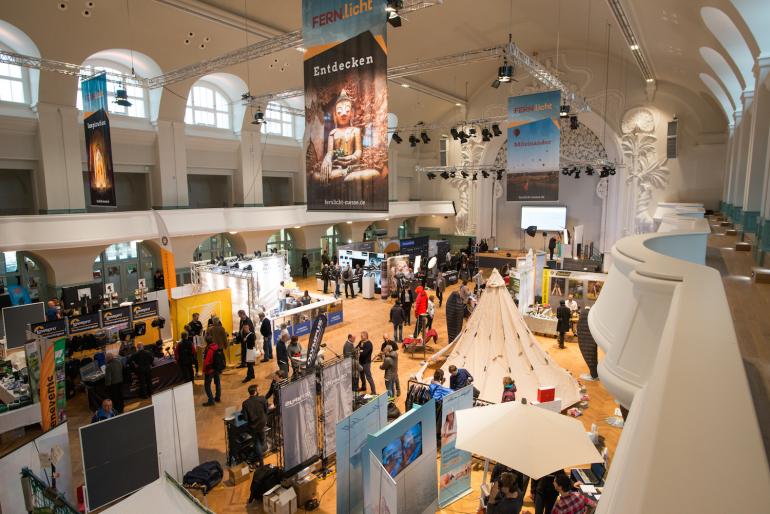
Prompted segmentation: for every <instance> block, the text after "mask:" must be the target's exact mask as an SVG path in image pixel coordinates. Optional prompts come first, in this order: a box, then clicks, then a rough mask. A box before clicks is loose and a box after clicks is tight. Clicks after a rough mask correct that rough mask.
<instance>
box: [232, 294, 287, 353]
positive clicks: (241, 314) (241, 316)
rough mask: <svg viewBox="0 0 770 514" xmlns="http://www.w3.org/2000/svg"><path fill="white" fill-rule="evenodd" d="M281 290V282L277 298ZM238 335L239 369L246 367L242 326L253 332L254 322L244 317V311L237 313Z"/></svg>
mask: <svg viewBox="0 0 770 514" xmlns="http://www.w3.org/2000/svg"><path fill="white" fill-rule="evenodd" d="M281 289H283V282H281V288H280V289H279V290H278V297H279V298H280V295H281ZM238 318H239V321H238V333H239V334H241V337H240V340H241V365H240V366H238V367H239V368H245V367H246V341H245V340H244V339H243V326H244V325H248V326H249V328H250V329H251V331H252V332H254V322H253V321H251V319H250V318H249V317H248V316H247V315H246V311H244V310H243V309H241V310H239V311H238Z"/></svg>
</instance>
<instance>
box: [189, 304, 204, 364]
mask: <svg viewBox="0 0 770 514" xmlns="http://www.w3.org/2000/svg"><path fill="white" fill-rule="evenodd" d="M200 318H201V315H200V314H199V313H197V312H193V315H192V320H191V321H190V322H189V323H188V324H187V325H188V326H189V327H190V329H189V330H188V331H187V335H189V336H190V337H191V338H192V342H193V351H194V353H195V358H194V359H193V366H194V367H195V374H196V375H198V374H199V373H200V371H199V369H198V349H199V348H203V345H204V341H203V323H201V319H200Z"/></svg>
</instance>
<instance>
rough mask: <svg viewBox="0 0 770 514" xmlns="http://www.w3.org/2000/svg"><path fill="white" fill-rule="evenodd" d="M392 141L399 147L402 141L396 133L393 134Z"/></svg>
mask: <svg viewBox="0 0 770 514" xmlns="http://www.w3.org/2000/svg"><path fill="white" fill-rule="evenodd" d="M393 141H395V142H396V144H398V145H400V144H401V142H402V141H403V139H401V136H399V135H398V132H393Z"/></svg>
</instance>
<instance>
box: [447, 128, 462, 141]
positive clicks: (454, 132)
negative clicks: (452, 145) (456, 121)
mask: <svg viewBox="0 0 770 514" xmlns="http://www.w3.org/2000/svg"><path fill="white" fill-rule="evenodd" d="M449 133H450V134H451V135H452V139H454V140H455V141H457V140H458V139H460V133H459V132H457V129H456V128H454V127H452V129H451V130H450V131H449Z"/></svg>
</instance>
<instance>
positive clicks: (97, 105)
mask: <svg viewBox="0 0 770 514" xmlns="http://www.w3.org/2000/svg"><path fill="white" fill-rule="evenodd" d="M80 87H81V95H82V97H83V116H84V117H88V116H89V115H90V114H91V113H94V112H96V111H98V110H99V109H101V110H103V111H105V112H106V111H107V74H106V73H100V74H99V75H94V76H93V77H91V78H88V79H85V80H83V81H82V82H81V83H80Z"/></svg>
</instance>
